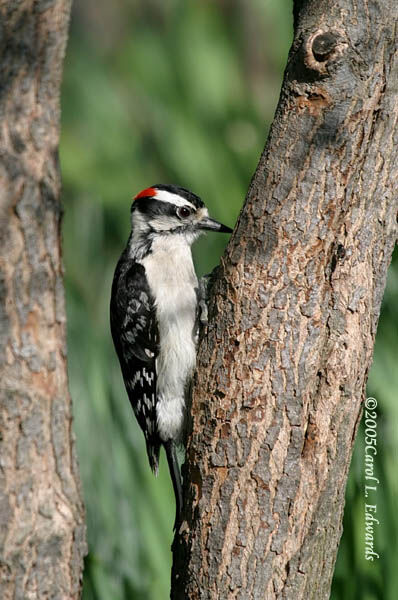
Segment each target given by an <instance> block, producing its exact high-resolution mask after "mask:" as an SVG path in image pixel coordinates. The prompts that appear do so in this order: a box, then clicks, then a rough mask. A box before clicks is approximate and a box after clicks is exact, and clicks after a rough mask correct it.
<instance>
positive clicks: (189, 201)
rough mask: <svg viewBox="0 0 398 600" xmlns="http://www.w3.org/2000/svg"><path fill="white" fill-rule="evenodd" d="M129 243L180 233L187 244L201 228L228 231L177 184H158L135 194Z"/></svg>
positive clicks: (203, 206)
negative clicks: (130, 240) (130, 241)
mask: <svg viewBox="0 0 398 600" xmlns="http://www.w3.org/2000/svg"><path fill="white" fill-rule="evenodd" d="M131 227H132V243H133V244H137V245H140V244H142V243H150V242H151V241H153V240H154V239H155V238H156V237H157V236H179V237H180V236H183V238H184V239H185V241H186V242H187V243H188V244H192V242H194V241H195V239H196V238H197V237H198V236H199V235H200V234H201V233H203V232H204V231H206V230H207V231H218V232H225V233H231V231H232V229H230V228H229V227H227V226H226V225H222V224H221V223H219V222H218V221H215V220H214V219H211V218H210V217H209V213H208V210H207V208H206V206H205V205H204V203H203V202H202V200H201V199H200V198H199V196H197V195H196V194H193V193H192V192H190V191H189V190H187V189H185V188H183V187H179V186H177V185H162V184H157V185H153V186H152V187H149V188H146V189H145V190H143V191H142V192H140V193H139V194H137V196H135V198H134V201H133V204H132V206H131Z"/></svg>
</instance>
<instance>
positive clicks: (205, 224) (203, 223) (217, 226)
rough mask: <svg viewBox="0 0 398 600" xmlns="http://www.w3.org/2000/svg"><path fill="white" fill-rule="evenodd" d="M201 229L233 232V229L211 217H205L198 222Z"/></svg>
mask: <svg viewBox="0 0 398 600" xmlns="http://www.w3.org/2000/svg"><path fill="white" fill-rule="evenodd" d="M197 226H198V228H199V229H206V230H208V231H218V232H220V233H232V229H231V228H230V227H227V226H226V225H223V224H222V223H219V222H218V221H215V220H214V219H210V217H204V218H203V219H201V220H200V221H199V223H198V225H197Z"/></svg>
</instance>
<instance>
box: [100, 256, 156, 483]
mask: <svg viewBox="0 0 398 600" xmlns="http://www.w3.org/2000/svg"><path fill="white" fill-rule="evenodd" d="M111 331H112V337H113V342H114V344H115V348H116V352H117V354H118V357H119V361H120V366H121V369H122V374H123V379H124V383H125V386H126V390H127V393H128V396H129V399H130V402H131V405H132V407H133V410H134V413H135V416H136V417H137V420H138V423H139V425H140V427H141V429H142V430H143V432H144V435H145V440H146V444H147V453H148V458H149V462H150V465H151V468H152V470H153V471H154V472H155V473H157V471H158V464H159V448H160V439H159V436H158V433H157V422H156V357H157V355H158V329H157V324H156V315H155V307H154V300H153V297H152V295H151V292H150V289H149V286H148V282H147V279H146V276H145V269H144V267H143V266H142V265H141V264H139V263H136V262H134V261H132V260H129V259H126V258H124V257H123V256H122V258H121V259H120V261H119V263H118V265H117V267H116V271H115V276H114V279H113V285H112V298H111Z"/></svg>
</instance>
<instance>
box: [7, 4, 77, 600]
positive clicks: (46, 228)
mask: <svg viewBox="0 0 398 600" xmlns="http://www.w3.org/2000/svg"><path fill="white" fill-rule="evenodd" d="M69 12H70V2H69V0H57V1H55V2H49V1H46V0H42V1H33V0H22V1H20V0H18V2H17V1H15V0H11V1H4V0H3V1H1V2H0V15H1V36H0V40H1V41H0V44H1V59H0V70H1V92H0V111H1V123H0V169H1V218H0V232H1V233H0V246H1V255H0V370H1V391H0V409H1V412H0V415H1V421H0V423H1V455H0V459H1V470H0V481H1V487H0V537H1V539H0V597H1V598H2V600H7V599H11V598H12V599H16V600H18V599H22V598H31V599H34V598H40V599H42V598H54V599H55V598H59V599H61V598H62V599H64V598H68V599H69V598H78V597H79V595H80V587H81V584H80V579H81V572H82V558H83V555H84V553H85V548H86V546H85V528H84V509H83V504H82V498H81V493H80V487H79V486H80V484H79V476H78V473H77V465H76V457H75V449H74V439H73V434H72V431H71V420H72V416H71V403H70V398H69V393H68V387H67V373H66V339H65V308H64V292H63V277H62V262H61V252H60V219H61V205H60V176H59V167H58V139H59V91H60V84H61V71H62V61H63V57H64V50H65V44H66V39H67V27H68V21H69Z"/></svg>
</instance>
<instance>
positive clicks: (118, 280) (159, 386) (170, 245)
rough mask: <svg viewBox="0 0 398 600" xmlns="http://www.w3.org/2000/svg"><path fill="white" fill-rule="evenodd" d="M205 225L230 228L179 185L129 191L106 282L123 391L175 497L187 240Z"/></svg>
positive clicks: (187, 327) (187, 321)
mask: <svg viewBox="0 0 398 600" xmlns="http://www.w3.org/2000/svg"><path fill="white" fill-rule="evenodd" d="M206 230H209V231H218V232H225V233H231V231H232V229H230V228H229V227H226V226H225V225H222V224H221V223H219V222H217V221H215V220H214V219H211V218H210V217H209V213H208V210H207V208H206V207H205V205H204V203H203V202H202V200H201V199H200V198H199V197H198V196H196V194H193V193H192V192H190V191H188V190H187V189H185V188H183V187H179V186H176V185H160V184H159V185H153V186H152V187H149V188H147V189H145V190H143V191H142V192H140V193H139V194H137V195H136V196H135V198H134V199H133V203H132V206H131V233H130V236H129V239H128V241H127V245H126V248H125V249H124V251H123V253H122V255H121V257H120V259H119V262H118V263H117V266H116V270H115V275H114V278H113V284H112V294H111V304H110V322H111V333H112V338H113V342H114V345H115V349H116V353H117V355H118V358H119V362H120V367H121V371H122V375H123V379H124V383H125V386H126V391H127V394H128V397H129V400H130V403H131V405H132V408H133V410H134V413H135V416H136V418H137V420H138V423H139V425H140V427H141V429H142V431H143V433H144V436H145V441H146V449H147V454H148V459H149V464H150V466H151V468H152V471H153V472H154V473H155V475H157V473H158V467H159V451H160V447H161V446H163V447H164V448H165V451H166V456H167V462H168V466H169V470H170V475H171V479H172V483H173V489H174V494H175V498H176V519H175V522H174V528H176V527H177V523H178V520H179V518H180V513H181V509H182V486H181V476H180V469H179V465H178V462H177V455H176V445H178V444H180V443H181V442H182V438H183V432H184V421H185V407H186V396H187V391H188V388H189V384H190V380H191V376H192V373H193V369H194V367H195V362H196V343H197V337H198V327H199V315H198V311H199V303H200V298H199V292H198V279H197V276H196V273H195V269H194V265H193V260H192V253H191V245H192V243H193V242H194V241H195V240H196V239H197V238H198V237H199V235H200V234H201V233H203V232H205V231H206Z"/></svg>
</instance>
